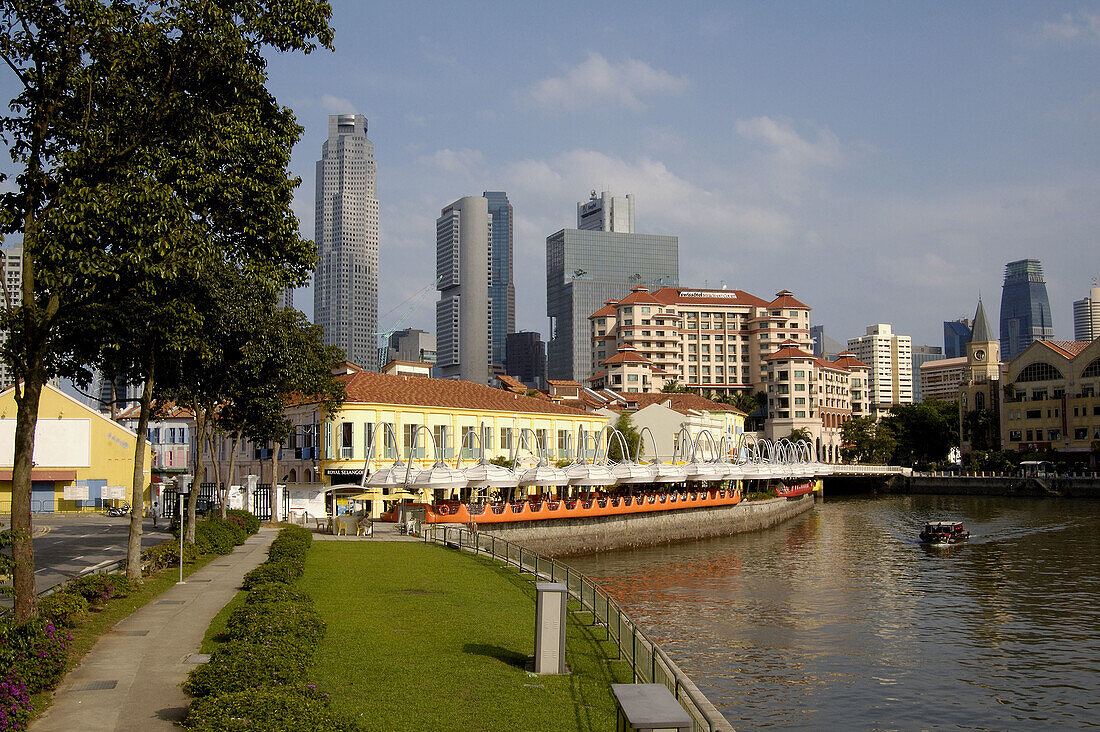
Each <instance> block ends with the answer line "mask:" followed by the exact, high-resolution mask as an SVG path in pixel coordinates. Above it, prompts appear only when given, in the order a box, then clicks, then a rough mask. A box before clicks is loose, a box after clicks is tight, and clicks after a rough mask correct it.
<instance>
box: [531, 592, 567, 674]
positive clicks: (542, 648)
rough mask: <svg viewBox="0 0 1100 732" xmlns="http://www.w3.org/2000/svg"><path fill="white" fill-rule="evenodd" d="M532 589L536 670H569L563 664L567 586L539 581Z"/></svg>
mask: <svg viewBox="0 0 1100 732" xmlns="http://www.w3.org/2000/svg"><path fill="white" fill-rule="evenodd" d="M535 592H536V601H535V662H534V667H535V673H537V674H565V673H569V671H568V668H567V667H566V665H565V606H566V601H567V600H568V599H569V588H568V587H566V586H565V585H564V584H562V583H561V582H538V583H536V584H535Z"/></svg>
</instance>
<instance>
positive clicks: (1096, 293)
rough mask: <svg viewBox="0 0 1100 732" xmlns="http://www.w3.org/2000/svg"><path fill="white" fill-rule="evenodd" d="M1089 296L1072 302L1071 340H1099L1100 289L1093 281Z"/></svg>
mask: <svg viewBox="0 0 1100 732" xmlns="http://www.w3.org/2000/svg"><path fill="white" fill-rule="evenodd" d="M1092 282H1093V285H1092V289H1091V290H1089V296H1088V297H1086V298H1085V299H1084V300H1074V302H1073V340H1075V341H1094V340H1096V339H1097V338H1100V287H1098V286H1097V285H1096V280H1093V281H1092Z"/></svg>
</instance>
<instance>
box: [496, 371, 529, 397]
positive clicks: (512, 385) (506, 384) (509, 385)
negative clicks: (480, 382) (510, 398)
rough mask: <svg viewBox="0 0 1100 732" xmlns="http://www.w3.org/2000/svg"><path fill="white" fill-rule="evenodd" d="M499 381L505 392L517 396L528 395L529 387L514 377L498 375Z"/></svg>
mask: <svg viewBox="0 0 1100 732" xmlns="http://www.w3.org/2000/svg"><path fill="white" fill-rule="evenodd" d="M497 381H499V382H500V385H501V387H502V388H503V389H504V390H505V391H512V392H515V393H516V394H526V393H527V391H528V389H527V385H526V384H524V383H523V382H522V381H520V380H519V379H517V378H515V377H514V376H508V375H507V374H497Z"/></svg>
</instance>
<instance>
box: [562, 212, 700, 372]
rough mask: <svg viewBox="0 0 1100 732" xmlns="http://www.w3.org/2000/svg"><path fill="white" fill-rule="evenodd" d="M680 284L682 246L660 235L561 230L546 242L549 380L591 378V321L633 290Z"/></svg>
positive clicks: (674, 240) (671, 237)
mask: <svg viewBox="0 0 1100 732" xmlns="http://www.w3.org/2000/svg"><path fill="white" fill-rule="evenodd" d="M679 283H680V254H679V240H678V239H677V238H676V237H675V236H661V235H657V234H625V233H617V232H612V231H581V230H580V229H562V230H561V231H559V232H557V233H556V234H551V235H550V236H549V237H547V239H546V314H547V315H548V316H549V317H550V342H549V344H548V346H547V367H546V372H547V374H546V375H547V378H550V379H572V380H576V381H581V382H582V383H583V380H584V379H586V378H587V377H589V376H591V370H592V334H591V332H590V331H589V322H588V316H589V315H591V314H592V313H594V312H596V311H597V310H599V309H600V308H602V307H603V306H604V302H605V301H607V300H610V299H616V300H618V299H621V298H623V297H625V296H626V295H628V294H630V290H631V288H633V287H637V286H639V285H646V286H648V287H650V288H651V289H654V290H655V289H658V288H660V287H676V286H677V285H679Z"/></svg>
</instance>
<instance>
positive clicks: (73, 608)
mask: <svg viewBox="0 0 1100 732" xmlns="http://www.w3.org/2000/svg"><path fill="white" fill-rule="evenodd" d="M86 612H88V601H87V600H85V599H84V597H83V595H78V594H76V593H75V592H55V593H53V594H52V595H46V596H45V597H43V598H42V599H41V600H39V601H38V614H39V615H41V616H42V617H44V618H46V620H49V621H52V622H53V624H54V625H56V626H57V627H59V628H71V627H73V626H74V625H76V621H77V620H79V619H80V618H81V616H83V615H84V614H85V613H86ZM2 729H3V727H2V726H0V730H2Z"/></svg>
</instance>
